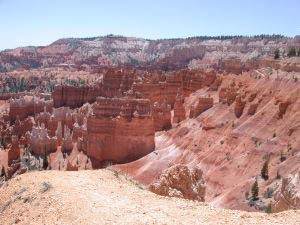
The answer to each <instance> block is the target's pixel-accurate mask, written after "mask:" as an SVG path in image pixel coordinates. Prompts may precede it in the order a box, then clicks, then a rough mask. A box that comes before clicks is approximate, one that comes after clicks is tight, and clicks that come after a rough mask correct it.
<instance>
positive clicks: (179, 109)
mask: <svg viewBox="0 0 300 225" xmlns="http://www.w3.org/2000/svg"><path fill="white" fill-rule="evenodd" d="M183 103H184V97H183V96H182V94H180V92H178V94H177V96H176V100H175V104H174V116H173V123H180V122H181V121H182V120H184V119H185V109H184V106H183Z"/></svg>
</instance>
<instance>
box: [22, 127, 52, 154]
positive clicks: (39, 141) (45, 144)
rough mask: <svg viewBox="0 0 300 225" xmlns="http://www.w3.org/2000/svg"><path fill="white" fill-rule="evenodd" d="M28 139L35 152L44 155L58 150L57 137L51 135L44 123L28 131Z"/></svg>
mask: <svg viewBox="0 0 300 225" xmlns="http://www.w3.org/2000/svg"><path fill="white" fill-rule="evenodd" d="M26 139H27V142H28V144H29V149H30V151H31V152H32V153H33V154H36V155H44V154H45V153H50V152H54V151H56V148H57V138H56V137H49V135H48V131H47V129H46V128H45V125H44V124H42V125H41V126H39V125H38V126H34V127H33V128H32V131H31V132H27V133H26Z"/></svg>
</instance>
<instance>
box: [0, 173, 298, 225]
mask: <svg viewBox="0 0 300 225" xmlns="http://www.w3.org/2000/svg"><path fill="white" fill-rule="evenodd" d="M14 223H17V224H60V225H61V224H89V225H90V224H300V212H299V211H288V212H284V213H279V214H271V215H268V214H263V213H249V212H241V211H233V210H226V209H220V208H214V207H211V206H208V205H207V204H204V203H200V202H193V201H188V200H184V199H177V198H168V197H162V196H157V195H155V194H153V193H151V192H149V191H147V190H143V189H142V187H140V186H139V185H137V184H135V183H134V182H132V181H130V179H126V178H125V177H123V176H118V175H117V174H116V173H115V174H114V173H113V172H112V171H109V170H96V171H79V172H62V171H43V172H32V173H27V174H24V175H21V176H18V177H17V178H14V179H12V180H10V181H9V182H8V185H6V186H5V187H2V188H0V224H3V225H5V224H14Z"/></svg>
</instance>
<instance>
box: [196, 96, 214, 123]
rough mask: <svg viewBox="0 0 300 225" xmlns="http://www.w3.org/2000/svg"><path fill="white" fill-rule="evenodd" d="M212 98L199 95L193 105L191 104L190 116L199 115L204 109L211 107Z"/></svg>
mask: <svg viewBox="0 0 300 225" xmlns="http://www.w3.org/2000/svg"><path fill="white" fill-rule="evenodd" d="M213 104H214V99H213V98H210V97H200V98H199V99H198V102H197V103H196V104H195V105H192V107H191V110H190V118H195V117H197V116H199V115H200V114H201V113H203V112H204V111H206V110H208V109H209V108H211V107H213Z"/></svg>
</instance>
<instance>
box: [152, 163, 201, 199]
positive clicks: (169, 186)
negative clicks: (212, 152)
mask: <svg viewBox="0 0 300 225" xmlns="http://www.w3.org/2000/svg"><path fill="white" fill-rule="evenodd" d="M205 189H206V188H205V182H204V179H203V172H202V171H201V170H200V169H198V168H192V169H191V168H189V167H188V166H186V165H183V164H176V165H174V166H171V167H170V168H168V169H166V170H165V171H164V172H163V173H162V174H161V175H160V177H159V179H158V180H156V181H154V182H153V183H151V184H150V186H149V190H150V191H152V192H154V193H156V194H158V195H164V196H170V197H179V198H186V199H190V200H197V201H202V202H204V200H205Z"/></svg>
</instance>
